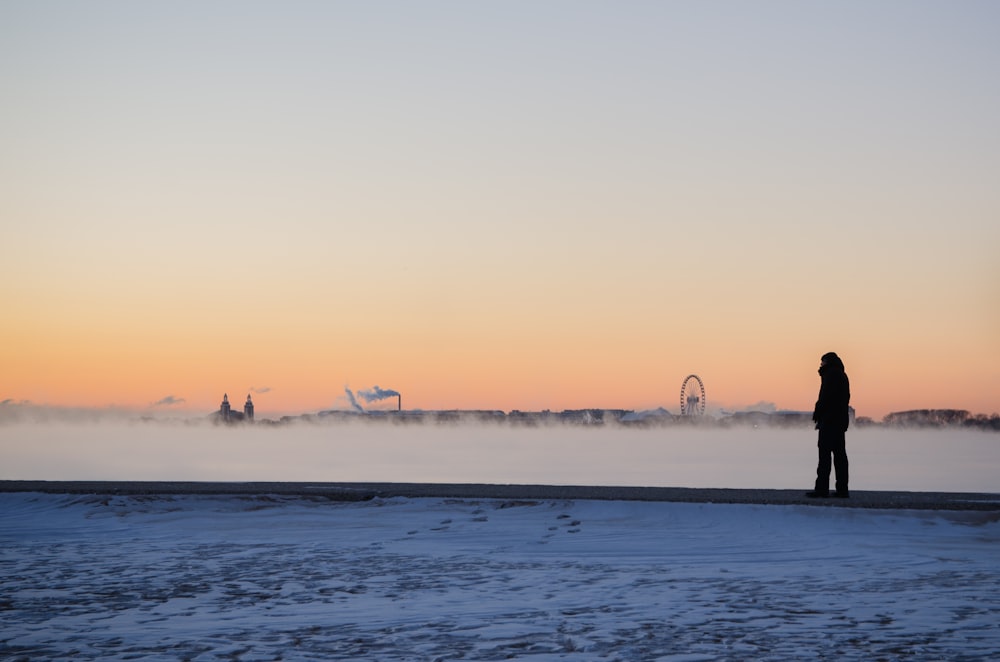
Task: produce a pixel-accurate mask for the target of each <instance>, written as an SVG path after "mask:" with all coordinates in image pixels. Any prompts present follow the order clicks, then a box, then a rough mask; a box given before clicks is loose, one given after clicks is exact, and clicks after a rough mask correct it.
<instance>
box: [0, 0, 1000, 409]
mask: <svg viewBox="0 0 1000 662" xmlns="http://www.w3.org/2000/svg"><path fill="white" fill-rule="evenodd" d="M998 26H1000V4H998V3H995V2H987V1H977V0H970V1H968V2H961V3H939V2H912V1H908V0H907V1H904V0H887V1H886V2H878V3H871V2H864V1H861V0H848V1H847V2H838V3H801V2H792V1H782V0H779V1H777V2H772V3H766V4H764V5H761V4H758V3H736V2H656V3H647V2H623V3H605V2H590V1H587V0H584V1H582V2H578V1H568V0H555V1H554V2H545V3H536V2H524V1H521V0H511V1H507V2H480V3H464V2H447V1H446V2H436V3H429V4H428V3H407V2H395V1H390V2H387V3H375V4H372V3H318V2H291V3H267V2H238V3H237V2H230V1H222V2H212V3H203V2H192V1H190V0H179V1H178V2H172V3H133V2H125V1H119V0H110V1H108V2H102V3H99V4H96V5H95V4H90V3H63V2H51V1H48V0H31V1H28V0H8V1H7V2H3V3H0V89H2V90H3V103H2V104H0V119H2V121H0V147H2V149H0V181H2V182H3V194H2V195H0V311H2V315H3V323H2V324H0V401H4V400H10V401H11V402H21V401H30V402H33V403H38V404H39V405H43V406H46V405H48V406H58V407H109V406H116V407H124V408H129V409H136V410H141V409H152V410H155V411H160V410H163V411H172V410H180V411H186V410H191V411H212V410H213V409H214V408H216V407H217V406H218V403H219V398H220V395H221V393H222V392H224V391H227V390H228V391H229V392H230V393H232V392H234V387H235V388H246V389H247V390H248V391H250V392H253V393H254V400H255V402H257V404H258V411H259V412H264V411H269V412H289V413H292V412H301V411H317V410H321V409H326V408H330V407H333V406H340V405H341V404H347V403H346V402H345V401H343V400H341V398H343V397H345V394H344V387H345V386H346V387H349V388H351V389H352V390H353V391H354V392H358V391H360V390H361V389H364V388H370V386H371V385H374V384H382V385H387V386H391V387H392V388H393V389H395V390H397V391H398V392H399V393H401V394H402V398H403V406H404V408H408V409H427V410H430V409H443V408H457V409H482V408H497V409H502V410H505V411H510V410H514V409H520V410H542V409H551V410H562V409H574V408H590V407H608V408H626V409H637V410H641V409H651V408H655V407H659V406H663V407H667V408H674V407H676V406H677V405H676V393H677V391H678V389H679V386H680V382H681V381H682V380H683V379H684V378H685V376H686V375H689V374H691V373H697V374H698V375H700V376H701V378H702V379H703V380H704V382H705V386H706V389H707V397H708V403H709V407H710V408H711V407H718V408H726V409H736V408H742V407H745V406H747V405H748V404H751V403H755V402H761V401H763V402H771V403H774V405H775V406H776V407H778V408H781V409H793V410H806V409H809V408H811V407H812V404H813V403H814V402H815V398H816V393H817V391H818V387H819V379H818V376H817V374H816V368H817V367H818V364H819V357H820V356H821V355H822V354H824V353H825V352H828V351H836V352H837V353H838V354H839V355H840V356H842V357H843V359H844V362H845V364H846V367H847V372H848V374H849V375H850V377H851V382H852V389H853V399H852V404H853V405H854V406H855V408H856V409H857V411H858V413H859V415H864V416H870V417H872V418H875V419H880V418H881V417H882V416H884V415H885V414H887V413H889V412H892V411H901V410H908V409H916V408H961V409H968V410H970V411H975V412H986V413H992V412H994V411H997V410H998V409H1000V369H998V367H997V366H1000V306H998V305H997V303H998V302H1000V260H997V255H998V254H1000V223H998V219H1000V188H998V186H997V173H998V172H1000V119H998V118H1000V76H997V71H1000V40H997V38H996V34H997V28H998ZM245 385H253V386H254V387H255V388H259V389H262V390H263V389H266V390H263V392H261V393H260V394H259V395H260V398H258V397H257V396H258V393H257V392H256V391H254V390H253V389H252V388H249V387H248V386H245ZM240 397H243V394H241V396H240ZM153 403H158V404H155V405H154V404H153ZM386 406H389V405H388V404H386Z"/></svg>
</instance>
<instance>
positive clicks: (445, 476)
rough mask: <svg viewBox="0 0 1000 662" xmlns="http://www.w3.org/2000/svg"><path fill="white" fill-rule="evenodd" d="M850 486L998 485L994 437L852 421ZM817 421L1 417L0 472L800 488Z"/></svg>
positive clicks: (806, 479)
mask: <svg viewBox="0 0 1000 662" xmlns="http://www.w3.org/2000/svg"><path fill="white" fill-rule="evenodd" d="M847 444H848V455H849V456H850V461H851V488H852V489H854V490H907V491H955V492H1000V437H998V436H997V435H995V434H989V433H983V432H977V431H969V430H960V429H945V430H899V429H893V430H889V429H881V428H857V429H855V428H852V429H851V430H850V431H848V434H847ZM815 467H816V433H815V432H814V431H812V430H810V429H808V428H791V429H783V428H768V427H761V428H754V427H752V426H746V427H733V428H730V429H720V428H715V427H712V428H699V427H693V426H676V427H653V428H629V427H622V426H617V425H608V426H572V425H543V426H537V427H530V426H514V425H497V424H472V423H458V424H450V425H438V424H416V425H393V424H385V423H370V422H369V423H366V422H362V421H358V422H336V423H329V422H327V423H314V424H310V423H306V422H302V423H296V424H291V425H282V426H267V425H237V426H226V425H218V426H216V425H210V424H189V423H184V422H182V421H155V422H150V421H146V422H141V421H131V422H130V421H127V420H124V419H115V418H110V419H108V418H104V419H93V420H86V419H84V420H80V419H76V420H72V421H68V420H50V421H48V422H36V421H27V420H21V421H8V422H7V423H5V424H2V425H0V479H4V480H117V481H129V480H185V481H189V480H190V481H237V482H241V481H317V482H320V481H322V482H369V481H371V482H431V483H499V484H518V483H520V484H531V483H541V484H559V485H625V486H670V487H724V488H725V487H731V488H779V489H786V488H787V489H799V488H801V489H809V488H811V487H812V482H813V479H814V477H815V473H814V472H815Z"/></svg>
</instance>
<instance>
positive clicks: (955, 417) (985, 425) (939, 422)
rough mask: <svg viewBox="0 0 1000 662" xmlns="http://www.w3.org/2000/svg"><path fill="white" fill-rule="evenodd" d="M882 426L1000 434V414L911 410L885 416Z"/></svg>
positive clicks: (960, 410) (945, 410) (947, 410)
mask: <svg viewBox="0 0 1000 662" xmlns="http://www.w3.org/2000/svg"><path fill="white" fill-rule="evenodd" d="M859 422H860V421H859ZM882 424H883V425H887V426H892V427H903V428H944V427H964V428H977V429H982V430H992V431H997V432H1000V414H992V415H987V414H971V413H969V412H968V411H967V410H965V409H911V410H909V411H894V412H892V413H889V414H886V416H885V418H883V419H882Z"/></svg>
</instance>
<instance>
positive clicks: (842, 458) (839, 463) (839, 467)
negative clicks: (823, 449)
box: [830, 432, 848, 495]
mask: <svg viewBox="0 0 1000 662" xmlns="http://www.w3.org/2000/svg"><path fill="white" fill-rule="evenodd" d="M830 450H831V451H832V452H833V469H834V471H836V472H837V494H841V495H846V494H847V493H848V489H847V478H848V474H847V443H846V439H845V438H844V433H843V432H841V433H840V435H839V438H837V439H836V441H835V443H834V445H833V446H832V448H831V449H830Z"/></svg>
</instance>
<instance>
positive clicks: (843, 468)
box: [816, 430, 848, 494]
mask: <svg viewBox="0 0 1000 662" xmlns="http://www.w3.org/2000/svg"><path fill="white" fill-rule="evenodd" d="M818 446H819V465H818V466H817V467H816V491H817V492H821V493H827V492H829V491H830V469H831V461H830V459H831V456H832V458H833V462H832V468H833V469H834V470H835V471H836V474H837V493H838V494H847V493H848V488H847V481H848V469H847V440H846V438H845V435H844V432H843V431H841V430H820V431H819V443H818Z"/></svg>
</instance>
